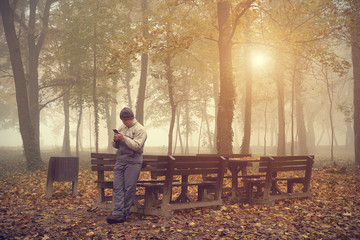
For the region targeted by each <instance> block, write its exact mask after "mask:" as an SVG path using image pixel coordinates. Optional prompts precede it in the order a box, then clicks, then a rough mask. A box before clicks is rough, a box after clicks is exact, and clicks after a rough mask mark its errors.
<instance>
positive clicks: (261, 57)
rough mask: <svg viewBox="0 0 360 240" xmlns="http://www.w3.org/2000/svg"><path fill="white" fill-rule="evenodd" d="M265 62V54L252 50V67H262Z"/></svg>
mask: <svg viewBox="0 0 360 240" xmlns="http://www.w3.org/2000/svg"><path fill="white" fill-rule="evenodd" d="M266 62H267V56H266V55H265V54H263V53H261V52H253V53H252V56H251V64H252V66H253V67H255V68H258V67H264V66H265V64H266Z"/></svg>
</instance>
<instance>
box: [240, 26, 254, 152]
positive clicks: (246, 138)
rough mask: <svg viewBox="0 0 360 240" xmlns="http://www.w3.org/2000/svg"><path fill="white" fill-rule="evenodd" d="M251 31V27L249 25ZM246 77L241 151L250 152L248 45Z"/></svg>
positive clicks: (250, 75)
mask: <svg viewBox="0 0 360 240" xmlns="http://www.w3.org/2000/svg"><path fill="white" fill-rule="evenodd" d="M247 30H248V31H249V30H250V29H249V27H247ZM244 57H245V59H246V60H245V78H246V94H245V114H244V137H243V141H242V144H241V153H242V154H249V153H250V137H251V105H252V72H251V67H252V66H251V64H250V61H249V59H251V50H250V48H249V47H248V46H246V49H245V56H244Z"/></svg>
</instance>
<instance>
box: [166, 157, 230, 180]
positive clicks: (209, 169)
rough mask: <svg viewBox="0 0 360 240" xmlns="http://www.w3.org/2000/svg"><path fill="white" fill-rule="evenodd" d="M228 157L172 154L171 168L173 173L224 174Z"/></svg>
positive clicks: (170, 159)
mask: <svg viewBox="0 0 360 240" xmlns="http://www.w3.org/2000/svg"><path fill="white" fill-rule="evenodd" d="M225 161H226V159H225V158H223V157H221V156H210V157H209V156H183V155H178V156H171V157H170V158H169V169H172V171H173V172H172V174H173V175H192V174H213V173H217V174H223V172H222V171H224V169H225Z"/></svg>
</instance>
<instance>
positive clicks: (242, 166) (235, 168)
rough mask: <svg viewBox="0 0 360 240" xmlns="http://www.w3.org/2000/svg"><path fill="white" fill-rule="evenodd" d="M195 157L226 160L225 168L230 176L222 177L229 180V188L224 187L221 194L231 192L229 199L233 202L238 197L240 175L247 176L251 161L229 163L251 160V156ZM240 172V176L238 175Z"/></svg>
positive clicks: (210, 155)
mask: <svg viewBox="0 0 360 240" xmlns="http://www.w3.org/2000/svg"><path fill="white" fill-rule="evenodd" d="M196 156H203V157H215V156H222V157H224V158H225V159H226V167H227V169H228V170H229V171H230V174H226V173H225V175H224V178H225V179H226V178H230V179H231V187H230V188H228V187H226V188H225V187H224V188H223V192H231V199H233V200H235V199H238V198H239V197H240V193H239V189H238V188H239V186H238V179H239V178H241V176H242V175H246V174H247V168H248V167H249V166H251V164H252V163H251V161H229V160H234V159H245V158H251V154H197V155H196ZM240 172H241V175H239V173H240Z"/></svg>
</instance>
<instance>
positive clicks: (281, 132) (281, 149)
mask: <svg viewBox="0 0 360 240" xmlns="http://www.w3.org/2000/svg"><path fill="white" fill-rule="evenodd" d="M280 60H281V57H280V56H279V57H278V61H280ZM277 66H278V68H277V76H276V78H277V79H276V86H277V91H278V118H279V120H278V121H279V122H278V148H277V155H278V156H281V155H285V153H286V151H285V110H284V73H283V71H282V70H281V64H280V63H279V62H278V63H277Z"/></svg>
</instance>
